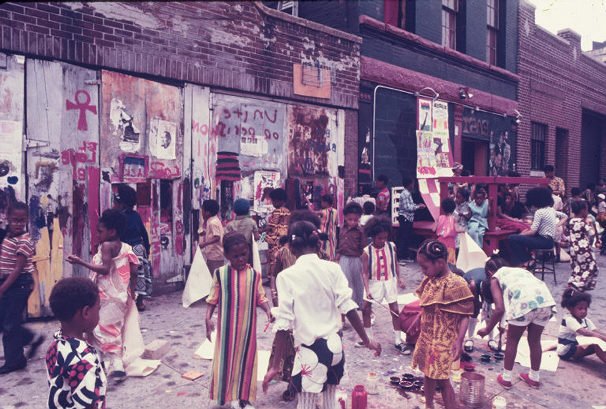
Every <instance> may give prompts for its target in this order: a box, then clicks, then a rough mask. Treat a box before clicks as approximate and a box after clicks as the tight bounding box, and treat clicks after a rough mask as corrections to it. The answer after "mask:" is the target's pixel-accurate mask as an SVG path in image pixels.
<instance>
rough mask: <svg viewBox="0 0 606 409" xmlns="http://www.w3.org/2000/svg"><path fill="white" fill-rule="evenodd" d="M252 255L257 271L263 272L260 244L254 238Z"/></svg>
mask: <svg viewBox="0 0 606 409" xmlns="http://www.w3.org/2000/svg"><path fill="white" fill-rule="evenodd" d="M252 256H253V265H252V266H253V268H254V269H255V271H258V272H259V273H260V272H261V256H260V255H259V245H258V244H257V241H256V240H255V239H253V242H252Z"/></svg>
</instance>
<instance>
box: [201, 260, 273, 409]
mask: <svg viewBox="0 0 606 409" xmlns="http://www.w3.org/2000/svg"><path fill="white" fill-rule="evenodd" d="M206 302H207V303H208V304H212V305H218V306H219V318H218V321H217V340H216V342H215V355H214V359H213V370H212V380H211V383H210V399H211V400H215V401H217V403H218V404H219V405H224V404H225V403H227V402H232V401H239V400H243V401H250V402H253V401H254V400H255V397H256V392H257V331H256V330H257V312H256V308H255V307H257V306H259V305H261V304H263V303H265V302H268V300H267V298H266V297H265V291H264V290H263V286H262V285H261V274H260V273H258V272H256V271H255V270H254V269H253V268H252V267H250V266H248V265H247V266H246V268H245V269H243V270H241V271H235V270H233V269H232V268H231V266H230V265H225V266H223V267H221V268H218V269H217V270H215V272H214V274H213V286H212V289H211V291H210V295H209V296H208V298H207V299H206Z"/></svg>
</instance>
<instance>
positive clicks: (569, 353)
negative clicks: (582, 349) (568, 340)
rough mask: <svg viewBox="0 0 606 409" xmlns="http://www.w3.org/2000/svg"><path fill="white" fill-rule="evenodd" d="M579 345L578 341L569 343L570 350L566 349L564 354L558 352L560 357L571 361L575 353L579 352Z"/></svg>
mask: <svg viewBox="0 0 606 409" xmlns="http://www.w3.org/2000/svg"><path fill="white" fill-rule="evenodd" d="M577 345H578V343H576V342H575V343H572V344H570V345H568V347H569V348H568V351H566V352H565V353H563V354H562V355H560V354H558V356H559V357H560V359H563V360H564V361H570V360H571V359H572V358H573V357H574V354H576V353H577ZM558 346H559V345H558Z"/></svg>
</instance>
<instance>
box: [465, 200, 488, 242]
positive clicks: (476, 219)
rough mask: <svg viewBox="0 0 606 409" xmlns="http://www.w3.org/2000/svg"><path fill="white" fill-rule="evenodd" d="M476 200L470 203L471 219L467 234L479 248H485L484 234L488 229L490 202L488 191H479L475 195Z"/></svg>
mask: <svg viewBox="0 0 606 409" xmlns="http://www.w3.org/2000/svg"><path fill="white" fill-rule="evenodd" d="M473 198H474V200H473V201H471V202H469V210H470V211H471V218H470V219H469V222H467V233H469V235H470V236H471V238H472V239H473V241H475V242H476V243H478V246H480V248H481V247H483V246H484V233H486V229H488V200H486V191H485V190H484V189H477V190H476V191H475V193H474V195H473Z"/></svg>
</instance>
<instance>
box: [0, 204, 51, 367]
mask: <svg viewBox="0 0 606 409" xmlns="http://www.w3.org/2000/svg"><path fill="white" fill-rule="evenodd" d="M28 214H29V208H28V207H27V205H26V204H25V203H22V202H16V203H14V204H13V205H11V206H10V207H9V209H8V211H7V215H6V216H7V219H8V228H7V234H6V237H5V238H4V240H3V241H2V245H0V330H2V344H3V346H4V365H3V366H1V367H0V374H7V373H10V372H13V371H17V370H20V369H23V368H25V367H26V365H27V359H26V357H25V355H24V354H23V347H24V346H26V345H28V344H30V343H31V349H30V351H29V353H28V358H32V357H33V356H34V355H35V354H36V351H37V350H38V348H39V347H40V344H42V342H43V340H44V338H43V337H38V338H37V339H36V340H34V338H35V337H34V333H33V332H31V331H30V330H28V329H26V328H24V327H23V326H22V324H23V317H24V315H25V310H26V308H27V299H28V298H29V295H30V294H31V292H32V289H33V285H34V279H33V277H32V272H33V271H34V264H33V262H32V258H33V256H34V244H33V243H32V240H31V239H30V237H29V234H28V233H27V222H28V217H27V216H28ZM32 341H33V342H32Z"/></svg>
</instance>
